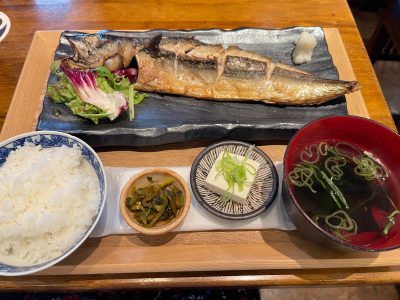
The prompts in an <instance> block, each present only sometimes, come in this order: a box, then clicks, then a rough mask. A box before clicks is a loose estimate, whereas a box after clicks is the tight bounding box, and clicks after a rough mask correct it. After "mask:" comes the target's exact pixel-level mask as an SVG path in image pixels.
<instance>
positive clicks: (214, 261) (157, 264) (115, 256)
mask: <svg viewBox="0 0 400 300" xmlns="http://www.w3.org/2000/svg"><path fill="white" fill-rule="evenodd" d="M324 31H325V34H326V39H327V43H328V46H329V50H330V52H331V54H332V57H333V60H334V63H335V65H336V67H337V68H338V71H339V74H340V78H341V79H344V80H355V79H356V78H355V75H354V72H353V70H352V67H351V65H350V62H349V59H348V56H347V53H346V51H345V48H344V46H343V43H342V40H341V38H340V34H339V31H338V30H337V29H332V28H326V29H324ZM60 32H61V31H40V32H36V34H35V36H34V39H33V42H32V45H31V48H30V51H29V53H28V56H27V59H26V62H25V65H24V68H23V70H22V73H21V77H20V79H19V82H18V85H17V88H16V91H15V94H14V97H13V100H12V103H11V106H10V109H9V112H8V114H7V117H6V120H5V123H4V126H3V129H2V132H1V134H0V140H4V139H6V138H8V137H11V136H14V135H16V134H19V133H23V132H27V131H30V130H33V129H34V128H35V126H36V122H37V117H38V114H39V112H40V111H41V102H42V99H43V95H44V92H45V88H46V80H47V78H48V75H49V66H50V63H51V61H52V59H53V55H54V50H55V48H56V46H57V44H58V39H59V35H60ZM346 100H347V107H348V111H349V114H352V115H359V116H364V117H369V115H368V112H367V109H366V106H365V103H364V100H363V98H362V95H361V93H360V92H356V93H353V94H351V95H348V96H346ZM259 144H260V147H261V148H262V149H263V150H264V151H265V152H266V153H268V155H270V156H271V158H272V159H273V160H275V161H276V160H282V158H283V153H284V151H285V145H280V144H271V143H269V144H264V143H259ZM204 146H205V144H204V143H200V142H198V143H197V142H191V143H185V144H180V145H178V144H172V145H168V146H162V147H151V148H140V149H139V148H132V149H123V150H121V149H119V150H110V149H107V151H106V150H102V149H97V150H98V152H99V155H100V158H101V159H102V161H103V163H104V164H105V165H106V166H125V167H134V166H161V165H163V166H173V165H191V163H192V161H193V159H194V158H195V156H196V155H197V154H198V153H199V152H200V151H201V149H202V148H203V147H204ZM116 201H118V199H116ZM399 251H400V250H393V251H390V252H384V253H379V254H376V253H375V254H374V253H364V252H353V253H340V252H336V251H332V250H329V249H326V248H322V247H319V246H317V245H315V244H314V243H312V242H309V241H308V240H306V239H304V238H303V237H302V236H301V235H300V234H299V233H298V232H296V231H295V232H284V231H279V230H254V231H233V232H232V231H230V232H222V231H214V232H187V233H178V234H176V233H171V234H168V235H165V236H162V237H147V236H141V235H126V236H123V235H121V236H116V235H115V236H108V237H104V238H92V239H88V240H87V241H86V242H85V243H84V244H83V245H82V246H81V247H80V248H79V249H78V250H77V251H76V252H75V253H74V254H72V255H71V256H70V257H69V258H67V259H66V260H64V261H62V262H61V263H59V264H57V265H55V266H53V267H51V268H50V269H48V270H46V271H43V272H41V273H40V274H46V275H53V274H54V275H55V274H57V275H66V274H105V273H146V272H177V271H221V270H262V269H302V268H314V269H317V268H352V267H375V266H394V265H400V252H399Z"/></svg>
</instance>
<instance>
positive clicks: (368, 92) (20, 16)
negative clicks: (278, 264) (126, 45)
mask: <svg viewBox="0 0 400 300" xmlns="http://www.w3.org/2000/svg"><path fill="white" fill-rule="evenodd" d="M0 11H3V12H5V13H6V14H7V15H8V16H9V17H10V19H11V22H12V28H11V31H10V33H9V36H8V37H7V38H6V39H5V40H4V41H3V42H2V43H1V44H0V70H1V71H0V125H2V124H3V122H4V119H5V115H6V113H7V110H8V107H9V104H10V101H11V98H12V94H13V92H14V90H15V87H16V84H17V80H18V77H19V74H20V71H21V69H22V65H23V62H24V60H25V57H26V55H27V52H28V49H29V45H30V42H31V40H32V37H33V34H34V32H35V31H37V30H50V29H52V30H54V29H79V30H83V29H150V28H170V29H182V28H186V29H196V28H236V27H259V28H282V27H288V26H295V25H300V26H322V27H336V28H338V29H339V30H340V33H341V36H342V39H343V42H344V45H345V48H346V50H347V52H348V55H349V58H350V61H351V64H352V66H353V69H354V72H355V75H356V78H357V79H358V81H359V82H360V84H361V86H362V95H363V98H364V99H365V102H366V106H367V110H368V113H369V115H370V117H371V118H372V119H374V120H376V121H379V122H381V123H383V124H385V125H387V126H388V127H390V128H393V129H394V128H395V126H394V123H393V120H392V118H391V116H390V113H389V111H388V108H387V105H386V102H385V100H384V97H383V95H382V92H381V89H380V87H379V84H378V82H377V79H376V76H375V74H374V71H373V68H372V66H371V64H370V62H369V59H368V56H367V53H366V51H365V48H364V45H363V43H362V40H361V37H360V35H359V33H358V30H357V27H356V25H355V23H354V19H353V17H352V15H351V12H350V9H349V7H348V5H347V2H346V1H345V0H300V1H285V0H279V1H262V0H260V1H242V0H230V1H174V0H171V1H164V2H162V1H156V0H154V1H142V2H139V1H138V2H133V1H132V2H129V3H127V2H126V1H122V0H121V1H118V0H116V1H110V2H107V1H94V0H93V1H84V0H82V1H67V0H54V1H50V0H47V1H46V0H43V1H23V0H2V1H1V2H0ZM10 118H12V116H10ZM197 146H198V145H197ZM171 151H174V150H173V149H172V150H171V149H166V150H164V151H161V152H160V153H161V155H163V154H164V155H166V156H168V155H169V154H170V153H171ZM182 151H188V150H187V149H186V150H185V149H184V150H182ZM186 157H187V160H189V156H188V155H187V156H186ZM103 158H104V159H107V153H102V159H103ZM398 281H400V268H397V267H376V268H358V269H354V268H353V269H308V270H288V269H287V270H258V271H254V270H253V271H251V270H250V271H219V272H179V273H139V274H118V275H115V274H102V275H85V276H82V275H79V276H78V275H69V276H45V275H42V276H28V277H21V278H1V279H0V289H2V290H52V289H54V288H57V289H66V290H71V289H76V290H89V289H96V288H103V289H109V288H149V287H171V286H175V287H180V286H191V287H197V286H269V285H325V284H331V285H341V284H372V283H374V284H376V283H395V282H398Z"/></svg>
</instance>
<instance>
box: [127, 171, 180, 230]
mask: <svg viewBox="0 0 400 300" xmlns="http://www.w3.org/2000/svg"><path fill="white" fill-rule="evenodd" d="M125 204H126V207H127V208H128V210H129V211H130V212H131V213H132V217H133V219H134V220H135V221H136V222H138V223H139V224H141V225H142V226H144V227H153V226H154V225H156V224H157V223H158V222H161V221H164V222H167V221H169V220H172V219H173V218H175V217H176V216H177V214H178V212H179V209H180V208H182V207H183V206H184V204H185V199H184V196H183V193H182V190H181V189H180V188H179V187H178V186H177V185H176V183H175V179H174V178H172V177H167V178H165V179H164V180H163V181H159V180H156V179H153V177H151V176H148V177H147V184H146V185H145V186H143V187H136V186H132V187H131V188H130V190H129V192H128V195H127V197H126V202H125Z"/></svg>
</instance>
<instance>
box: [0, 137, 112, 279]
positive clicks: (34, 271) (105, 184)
mask: <svg viewBox="0 0 400 300" xmlns="http://www.w3.org/2000/svg"><path fill="white" fill-rule="evenodd" d="M38 134H55V135H60V136H64V137H67V138H70V139H73V140H75V141H77V142H79V143H81V144H82V145H84V146H85V147H87V148H88V149H89V150H90V152H92V154H93V155H94V156H95V157H96V159H97V160H98V161H99V165H100V167H101V171H102V172H103V174H104V199H101V201H102V203H101V205H100V209H99V213H98V214H97V217H96V219H95V220H94V222H93V224H92V226H91V227H90V228H89V230H88V231H87V232H86V234H85V235H84V236H83V237H82V238H81V240H80V241H79V242H78V243H76V244H75V246H74V247H72V248H71V249H69V250H68V251H67V252H65V253H64V254H63V255H61V256H59V257H58V258H57V259H53V260H51V261H50V262H49V263H45V264H44V265H43V266H41V267H38V268H37V269H36V268H35V269H32V270H29V271H22V272H14V273H7V272H1V271H0V275H1V276H10V277H11V276H21V275H28V274H32V273H36V272H39V271H42V270H44V269H47V268H49V267H51V266H53V265H55V264H57V263H58V262H60V261H62V260H63V259H65V258H66V257H68V256H69V255H70V254H72V252H74V251H75V250H76V249H77V248H79V246H80V245H82V243H83V242H84V241H86V239H87V238H88V236H89V235H90V234H91V233H92V231H93V229H94V227H95V226H96V225H97V222H98V221H99V219H100V216H101V214H102V213H103V209H104V205H105V203H106V195H107V177H106V172H105V170H104V166H103V163H102V161H101V160H100V157H99V156H98V155H97V153H96V152H95V151H94V150H93V148H92V147H90V146H89V145H88V144H87V143H86V142H84V141H82V140H81V139H79V138H77V137H75V136H73V135H70V134H68V133H63V132H59V131H30V132H27V133H23V134H20V135H16V136H14V137H11V138H8V139H7V140H5V141H2V142H0V148H1V147H4V146H5V145H7V144H9V143H10V142H13V141H15V140H18V139H20V138H24V137H28V136H32V135H38ZM27 267H29V266H27Z"/></svg>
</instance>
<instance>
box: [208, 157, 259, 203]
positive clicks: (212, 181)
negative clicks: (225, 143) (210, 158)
mask: <svg viewBox="0 0 400 300" xmlns="http://www.w3.org/2000/svg"><path fill="white" fill-rule="evenodd" d="M223 155H224V152H221V154H220V155H219V156H218V158H217V160H216V161H215V162H214V164H213V166H212V168H211V170H210V172H209V173H208V175H207V178H206V182H205V187H206V188H207V189H208V190H210V191H212V192H214V193H216V194H218V195H221V196H223V195H225V193H226V190H227V189H228V187H229V185H228V183H227V182H226V180H225V178H224V176H223V175H222V174H218V171H217V164H218V162H219V161H220V160H221V159H222V157H223ZM231 155H232V156H233V157H235V158H236V159H237V160H239V161H243V159H244V156H241V155H236V154H231ZM246 163H248V164H249V165H251V166H253V167H254V169H255V170H256V172H255V174H254V175H253V174H251V173H249V172H248V171H246V176H247V180H246V181H247V182H250V183H251V182H254V179H255V176H256V175H257V172H258V169H259V168H260V163H258V162H256V161H254V160H251V159H249V158H248V159H247V160H246ZM217 174H218V175H217ZM250 189H251V184H245V185H244V186H243V190H242V191H239V187H238V186H237V184H235V186H234V191H233V193H232V194H231V195H230V197H229V199H230V200H232V201H235V202H237V203H240V204H244V203H245V202H246V199H247V197H248V196H249V193H250Z"/></svg>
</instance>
